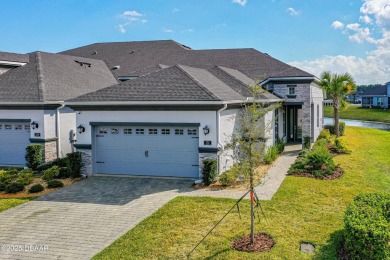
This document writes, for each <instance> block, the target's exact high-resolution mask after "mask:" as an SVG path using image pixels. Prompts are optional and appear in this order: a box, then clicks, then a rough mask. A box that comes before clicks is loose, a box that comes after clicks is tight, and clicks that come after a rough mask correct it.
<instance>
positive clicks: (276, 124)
mask: <svg viewBox="0 0 390 260" xmlns="http://www.w3.org/2000/svg"><path fill="white" fill-rule="evenodd" d="M278 141H279V109H278V108H277V109H275V142H278Z"/></svg>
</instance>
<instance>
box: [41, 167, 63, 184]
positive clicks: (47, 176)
mask: <svg viewBox="0 0 390 260" xmlns="http://www.w3.org/2000/svg"><path fill="white" fill-rule="evenodd" d="M59 174H60V170H59V168H58V166H57V165H55V166H53V167H51V168H49V169H47V170H44V171H43V175H42V179H43V180H45V181H50V180H52V179H55V178H58V175H59Z"/></svg>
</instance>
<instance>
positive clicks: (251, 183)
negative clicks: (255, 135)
mask: <svg viewBox="0 0 390 260" xmlns="http://www.w3.org/2000/svg"><path fill="white" fill-rule="evenodd" d="M249 142H250V143H249V158H250V159H249V164H250V171H251V172H250V179H249V183H250V203H251V239H250V243H251V244H253V243H254V242H255V208H254V205H253V201H252V198H253V196H254V194H253V190H254V183H253V174H254V173H253V165H252V161H253V158H252V140H250V141H249Z"/></svg>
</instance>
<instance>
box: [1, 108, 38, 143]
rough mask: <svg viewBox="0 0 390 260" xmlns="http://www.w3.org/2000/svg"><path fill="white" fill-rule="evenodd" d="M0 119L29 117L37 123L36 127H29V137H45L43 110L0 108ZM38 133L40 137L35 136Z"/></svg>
mask: <svg viewBox="0 0 390 260" xmlns="http://www.w3.org/2000/svg"><path fill="white" fill-rule="evenodd" d="M0 119H30V120H31V122H32V121H36V122H37V123H38V124H39V127H38V129H31V132H30V138H45V132H44V113H43V110H0ZM35 133H40V134H41V136H40V137H35Z"/></svg>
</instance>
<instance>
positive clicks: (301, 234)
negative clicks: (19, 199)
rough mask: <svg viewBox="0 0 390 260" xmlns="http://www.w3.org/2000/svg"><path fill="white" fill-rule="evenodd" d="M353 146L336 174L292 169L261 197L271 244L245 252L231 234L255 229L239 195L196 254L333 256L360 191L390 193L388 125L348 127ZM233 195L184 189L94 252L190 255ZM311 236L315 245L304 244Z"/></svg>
mask: <svg viewBox="0 0 390 260" xmlns="http://www.w3.org/2000/svg"><path fill="white" fill-rule="evenodd" d="M346 138H347V139H348V142H349V144H350V149H351V150H352V154H350V155H340V156H337V157H336V158H335V161H336V162H337V163H339V164H341V165H342V167H343V168H344V169H345V175H344V176H343V177H342V178H341V179H338V180H333V181H322V180H316V179H309V178H302V177H293V176H288V177H287V178H286V179H285V181H284V182H283V184H282V186H281V188H280V189H279V191H278V192H277V193H276V195H275V196H274V198H273V199H272V200H271V201H263V202H262V205H263V206H264V210H265V212H266V215H267V218H268V222H269V225H267V223H266V222H265V220H264V219H262V218H261V220H260V223H259V224H257V225H256V231H257V232H266V233H268V234H270V235H271V236H272V237H273V238H274V240H275V241H276V244H275V246H274V248H273V249H272V250H271V251H270V252H266V253H255V254H249V253H242V252H237V251H234V250H232V249H231V248H230V243H231V242H232V240H234V239H236V238H238V237H240V236H242V235H244V234H248V232H249V214H248V212H249V207H250V204H249V201H248V200H245V201H244V202H243V203H241V207H240V209H241V215H242V216H241V219H240V217H239V215H238V213H237V210H234V212H232V213H231V214H229V215H228V216H227V217H226V218H225V220H224V221H223V222H222V224H221V225H220V226H218V227H217V229H216V230H214V232H213V233H212V234H211V235H210V236H209V237H208V238H207V239H206V240H205V241H204V243H203V244H201V245H200V246H199V247H198V249H197V250H196V251H195V252H194V253H193V254H192V255H191V259H335V248H336V245H337V243H338V241H339V237H340V230H341V229H342V228H343V215H344V210H345V207H346V205H347V203H349V202H350V201H352V200H353V198H354V196H356V195H357V194H359V193H362V192H386V193H390V160H389V156H390V152H389V151H390V132H386V131H379V130H374V129H366V128H354V127H347V129H346ZM234 203H235V200H230V199H216V198H192V197H178V198H176V199H174V200H172V201H170V202H169V203H168V204H167V205H165V206H164V207H163V208H161V209H160V210H158V211H157V212H156V213H155V214H153V215H152V216H150V217H149V218H147V219H146V220H144V221H142V222H141V223H140V224H139V225H138V226H137V227H135V228H134V229H132V230H130V231H129V232H128V233H127V234H125V235H124V236H122V237H121V238H119V239H118V240H117V241H115V242H114V243H113V244H112V245H110V246H108V247H107V248H106V249H104V250H103V251H102V252H101V253H99V254H98V255H97V256H95V259H185V258H186V254H187V253H188V252H189V251H191V249H192V248H193V247H194V246H195V245H196V244H197V242H198V241H199V240H200V239H201V238H202V237H203V235H205V234H206V233H207V232H208V231H209V230H210V228H211V227H212V226H213V225H214V224H215V223H216V222H217V221H218V220H219V219H220V218H221V217H222V216H223V215H224V214H225V212H226V211H227V210H228V209H229V208H230V207H231V206H232V205H233V204H234ZM302 241H309V242H312V243H314V244H315V245H316V253H315V254H314V255H313V254H305V253H301V252H300V251H299V244H300V242H302Z"/></svg>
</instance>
